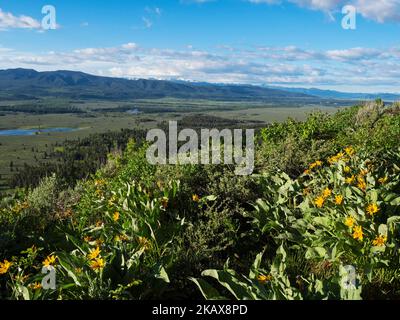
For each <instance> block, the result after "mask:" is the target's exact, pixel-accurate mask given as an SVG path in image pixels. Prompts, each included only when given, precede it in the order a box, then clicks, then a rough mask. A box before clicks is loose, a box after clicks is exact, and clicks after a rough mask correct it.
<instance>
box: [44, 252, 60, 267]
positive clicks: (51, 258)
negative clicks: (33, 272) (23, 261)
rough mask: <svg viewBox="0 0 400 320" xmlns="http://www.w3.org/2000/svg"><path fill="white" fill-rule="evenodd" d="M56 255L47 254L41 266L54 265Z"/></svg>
mask: <svg viewBox="0 0 400 320" xmlns="http://www.w3.org/2000/svg"><path fill="white" fill-rule="evenodd" d="M56 260H57V257H56V256H54V255H52V256H48V257H47V258H46V259H45V260H44V261H43V262H42V264H43V266H45V267H49V266H54V265H55V263H56Z"/></svg>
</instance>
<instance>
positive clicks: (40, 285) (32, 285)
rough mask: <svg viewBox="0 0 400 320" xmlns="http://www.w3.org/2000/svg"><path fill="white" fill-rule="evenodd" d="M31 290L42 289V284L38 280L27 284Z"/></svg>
mask: <svg viewBox="0 0 400 320" xmlns="http://www.w3.org/2000/svg"><path fill="white" fill-rule="evenodd" d="M29 287H30V288H31V289H32V290H39V289H42V284H41V283H39V282H34V283H31V284H30V285H29Z"/></svg>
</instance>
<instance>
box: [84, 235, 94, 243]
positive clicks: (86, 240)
mask: <svg viewBox="0 0 400 320" xmlns="http://www.w3.org/2000/svg"><path fill="white" fill-rule="evenodd" d="M83 240H84V241H85V242H92V241H93V238H92V237H91V236H85V237H84V238H83Z"/></svg>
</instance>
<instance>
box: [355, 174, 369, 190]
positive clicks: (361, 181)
mask: <svg viewBox="0 0 400 320" xmlns="http://www.w3.org/2000/svg"><path fill="white" fill-rule="evenodd" d="M357 181H358V183H357V187H358V188H359V189H361V190H362V191H365V190H366V189H367V184H366V182H365V180H364V178H362V177H361V176H359V177H358V178H357Z"/></svg>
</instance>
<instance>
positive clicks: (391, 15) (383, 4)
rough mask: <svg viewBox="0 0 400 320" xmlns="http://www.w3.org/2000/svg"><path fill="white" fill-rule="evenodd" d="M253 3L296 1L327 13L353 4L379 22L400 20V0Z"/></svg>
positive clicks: (304, 0)
mask: <svg viewBox="0 0 400 320" xmlns="http://www.w3.org/2000/svg"><path fill="white" fill-rule="evenodd" d="M247 1H249V2H252V3H259V4H260V3H266V4H281V3H285V2H288V3H294V4H296V5H298V6H300V7H304V8H309V9H312V10H320V11H324V12H326V13H330V14H331V13H332V12H338V11H341V8H343V7H344V6H345V5H353V6H354V7H355V8H356V9H357V12H358V13H359V14H361V15H362V16H363V17H365V18H367V19H371V20H375V21H377V22H380V23H383V22H386V21H397V22H398V21H400V0H247Z"/></svg>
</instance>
